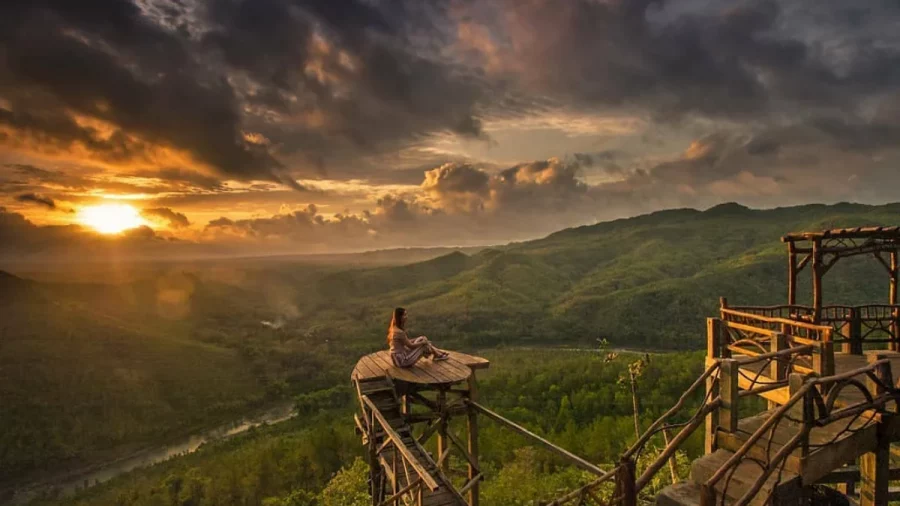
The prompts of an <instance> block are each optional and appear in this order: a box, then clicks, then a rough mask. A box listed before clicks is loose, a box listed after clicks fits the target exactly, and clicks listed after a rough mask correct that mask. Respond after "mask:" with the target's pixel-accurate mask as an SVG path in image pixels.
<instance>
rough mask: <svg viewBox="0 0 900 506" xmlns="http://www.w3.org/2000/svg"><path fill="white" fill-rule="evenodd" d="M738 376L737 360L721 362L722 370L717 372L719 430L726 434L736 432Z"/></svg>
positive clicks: (738, 365) (727, 359) (738, 366)
mask: <svg viewBox="0 0 900 506" xmlns="http://www.w3.org/2000/svg"><path fill="white" fill-rule="evenodd" d="M739 374H740V364H739V363H738V361H737V360H734V359H731V358H726V359H723V360H722V369H721V370H720V371H719V396H720V397H721V398H722V407H721V408H719V428H721V429H724V430H725V431H726V432H734V431H736V430H737V425H738V400H739V399H740V397H739V396H738V380H739V378H738V375H739Z"/></svg>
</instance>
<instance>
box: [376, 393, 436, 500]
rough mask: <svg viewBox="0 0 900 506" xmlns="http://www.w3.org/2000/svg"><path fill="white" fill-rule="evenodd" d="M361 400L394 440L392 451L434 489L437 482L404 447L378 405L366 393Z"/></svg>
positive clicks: (430, 488) (429, 487)
mask: <svg viewBox="0 0 900 506" xmlns="http://www.w3.org/2000/svg"><path fill="white" fill-rule="evenodd" d="M362 400H363V402H364V403H365V404H366V406H367V407H368V408H369V410H370V412H371V413H372V416H373V417H374V418H375V419H376V420H378V424H379V425H381V428H382V429H383V430H384V433H385V434H386V435H387V437H389V438H390V439H391V440H392V441H393V442H394V451H395V452H400V454H401V455H403V458H404V460H406V461H407V462H409V465H411V466H412V468H413V469H414V470H415V471H416V474H418V475H419V476H421V477H422V482H423V483H424V484H425V486H426V487H428V490H435V489H437V488H438V484H437V482H435V481H434V478H432V477H431V475H430V474H429V473H428V471H427V470H426V469H425V466H423V465H422V463H421V462H419V459H417V458H416V456H415V455H413V454H412V453H410V451H409V449H408V448H407V447H406V444H405V443H404V442H403V440H402V439H401V438H400V435H399V434H397V432H396V431H395V430H394V429H393V427H391V424H389V423H388V421H387V420H386V419H385V418H384V415H382V414H381V411H379V410H378V407H377V406H375V403H373V402H372V400H371V399H369V397H368V396H367V395H364V396H363V397H362Z"/></svg>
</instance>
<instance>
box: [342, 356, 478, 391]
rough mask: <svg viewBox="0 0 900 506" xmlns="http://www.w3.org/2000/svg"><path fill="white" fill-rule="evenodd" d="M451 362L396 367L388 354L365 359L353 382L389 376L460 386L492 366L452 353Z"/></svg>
mask: <svg viewBox="0 0 900 506" xmlns="http://www.w3.org/2000/svg"><path fill="white" fill-rule="evenodd" d="M449 353H450V358H449V359H448V360H442V361H438V362H434V361H432V360H431V359H430V358H423V359H421V360H419V361H418V362H416V364H415V365H414V366H412V367H405V368H401V367H397V366H395V365H394V364H393V362H391V354H390V352H389V351H387V350H383V351H379V352H376V353H372V354H370V355H366V356H364V357H363V358H361V359H360V360H359V362H357V363H356V367H354V368H353V373H352V374H351V375H350V379H352V380H353V381H366V380H370V379H376V378H383V377H385V376H390V378H391V379H394V380H398V381H405V382H407V383H419V384H448V383H459V382H461V381H465V380H467V379H469V376H471V375H472V371H473V370H475V369H486V368H487V367H488V366H489V365H490V362H488V361H487V360H486V359H483V358H481V357H475V356H472V355H467V354H465V353H460V352H457V351H451V352H449Z"/></svg>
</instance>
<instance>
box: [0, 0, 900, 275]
mask: <svg viewBox="0 0 900 506" xmlns="http://www.w3.org/2000/svg"><path fill="white" fill-rule="evenodd" d="M898 142H900V2H897V0H867V1H859V0H846V1H844V0H781V1H766V0H752V1H739V0H708V1H705V0H666V1H650V0H634V1H629V0H492V1H487V0H477V1H476V0H434V1H431V0H409V1H404V0H391V1H378V0H342V1H339V2H338V1H333V0H206V1H204V0H169V1H163V0H91V1H84V2H71V1H68V0H32V1H28V2H15V1H13V2H3V3H2V4H0V256H2V257H5V258H27V259H58V258H69V257H71V258H76V257H79V258H80V257H86V258H91V257H92V256H94V255H100V254H115V255H120V256H128V255H133V256H169V255H190V254H197V255H204V254H241V255H246V254H260V255H262V254H284V253H327V252H344V251H360V250H368V249H382V248H394V247H421V246H436V245H461V246H462V245H486V244H496V243H505V242H509V241H518V240H527V239H531V238H536V237H540V236H543V235H546V234H548V233H550V232H553V231H555V230H559V229H562V228H566V227H571V226H578V225H584V224H591V223H596V222H598V221H605V220H610V219H615V218H620V217H627V216H633V215H637V214H642V213H646V212H651V211H655V210H660V209H667V208H678V207H693V208H700V209H702V208H707V207H710V206H713V205H716V204H719V203H722V202H732V201H735V202H740V203H742V204H744V205H748V206H751V207H777V206H789V205H797V204H805V203H814V202H821V203H834V202H842V201H850V202H861V203H870V204H879V203H887V202H894V201H898V200H900V170H898V169H900V164H898V162H900V150H898ZM111 251H112V252H113V253H110V252H111Z"/></svg>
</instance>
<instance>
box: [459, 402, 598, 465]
mask: <svg viewBox="0 0 900 506" xmlns="http://www.w3.org/2000/svg"><path fill="white" fill-rule="evenodd" d="M467 403H468V404H469V406H471V407H473V408H474V409H475V410H476V411H478V412H480V413H481V414H483V415H485V416H487V417H488V418H490V419H491V420H494V421H495V422H498V423H500V424H501V425H505V426H506V427H508V428H510V429H512V430H513V431H515V432H518V433H519V434H521V435H523V436H525V437H527V438H529V439H531V440H532V441H534V442H536V443H538V444H540V445H542V446H543V447H544V448H546V449H548V450H550V451H552V452H553V453H555V454H557V455H559V456H560V457H562V458H564V459H566V460H568V461H569V462H571V463H572V464H574V465H576V466H578V467H580V468H581V469H584V470H585V471H588V472H590V473H593V474H596V475H597V476H605V475H606V474H607V473H608V471H604V470H603V469H600V468H599V467H597V466H595V465H594V464H591V463H590V462H588V461H586V460H584V459H583V458H581V457H579V456H578V455H575V454H574V453H572V452H570V451H568V450H566V449H564V448H560V447H559V446H556V445H555V444H553V443H551V442H550V441H547V440H546V439H544V438H542V437H541V436H538V435H537V434H535V433H533V432H531V431H530V430H528V429H526V428H525V427H522V426H521V425H518V424H517V423H515V422H513V421H511V420H507V419H506V418H503V417H502V416H500V415H498V414H497V413H494V412H493V411H491V410H489V409H488V408H486V407H484V406H482V405H481V404H478V403H477V402H475V401H467Z"/></svg>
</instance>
